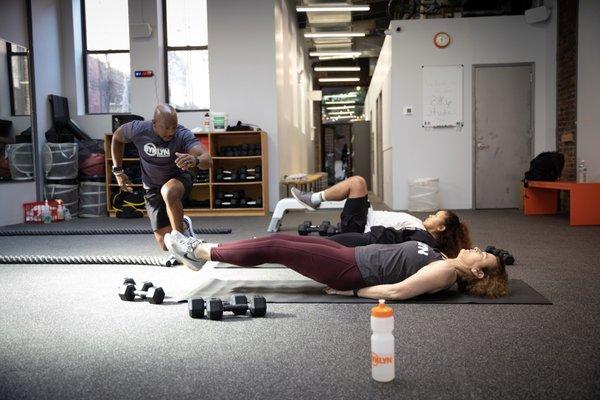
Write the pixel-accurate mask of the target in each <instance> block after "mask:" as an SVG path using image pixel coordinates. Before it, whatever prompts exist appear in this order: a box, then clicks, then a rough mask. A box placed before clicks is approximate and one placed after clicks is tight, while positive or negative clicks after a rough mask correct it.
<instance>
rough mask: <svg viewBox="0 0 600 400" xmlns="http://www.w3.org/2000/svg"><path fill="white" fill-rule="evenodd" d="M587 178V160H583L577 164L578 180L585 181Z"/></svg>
mask: <svg viewBox="0 0 600 400" xmlns="http://www.w3.org/2000/svg"><path fill="white" fill-rule="evenodd" d="M586 180H587V167H586V166H585V160H581V162H580V163H579V165H578V166H577V182H579V183H585V182H586Z"/></svg>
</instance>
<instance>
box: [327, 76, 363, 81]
mask: <svg viewBox="0 0 600 400" xmlns="http://www.w3.org/2000/svg"><path fill="white" fill-rule="evenodd" d="M358 81H360V78H352V77H345V78H319V82H358Z"/></svg>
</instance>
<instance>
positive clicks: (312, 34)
mask: <svg viewBox="0 0 600 400" xmlns="http://www.w3.org/2000/svg"><path fill="white" fill-rule="evenodd" d="M366 35H367V34H366V33H365V32H306V33H305V34H304V37H305V38H345V37H364V36H366Z"/></svg>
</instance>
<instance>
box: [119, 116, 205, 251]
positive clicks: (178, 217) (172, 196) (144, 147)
mask: <svg viewBox="0 0 600 400" xmlns="http://www.w3.org/2000/svg"><path fill="white" fill-rule="evenodd" d="M129 142H131V143H133V144H134V145H135V146H136V147H137V149H138V152H139V155H140V164H141V169H142V183H143V186H144V199H145V202H146V210H147V211H148V217H150V223H151V225H152V230H153V231H154V236H155V238H156V241H157V242H158V245H159V246H160V247H161V248H162V249H163V250H167V248H166V246H165V243H164V236H165V234H167V233H168V232H171V230H177V231H179V232H182V233H186V234H187V235H189V236H193V230H192V226H191V220H190V219H189V217H186V216H184V215H183V202H182V200H183V199H184V197H187V195H189V192H190V191H191V189H192V184H193V178H192V176H191V174H190V172H189V170H190V169H191V168H196V167H198V168H201V169H208V168H210V166H211V164H212V160H211V158H210V155H209V154H208V152H207V151H206V149H205V148H204V146H202V144H201V143H200V142H199V141H198V139H196V137H195V136H194V134H193V133H192V132H190V131H189V130H188V129H186V128H184V127H183V126H181V125H178V124H177V112H176V111H175V109H174V108H173V107H171V106H170V105H168V104H159V105H158V106H156V109H155V110H154V117H153V119H152V121H133V122H129V123H127V124H124V125H122V126H120V127H119V128H118V129H117V130H116V131H115V133H114V135H113V138H112V144H111V154H112V162H113V167H112V171H113V174H114V175H115V177H116V179H117V183H118V184H119V186H120V188H121V190H124V191H127V192H132V191H133V189H132V187H131V181H130V179H129V177H128V176H127V175H126V174H125V172H124V170H123V150H124V148H125V143H129ZM184 219H185V224H184ZM184 225H187V226H186V227H185V228H186V229H184Z"/></svg>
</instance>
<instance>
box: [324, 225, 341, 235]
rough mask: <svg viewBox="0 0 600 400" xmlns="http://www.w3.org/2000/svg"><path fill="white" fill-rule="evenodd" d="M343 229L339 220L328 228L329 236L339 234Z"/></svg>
mask: <svg viewBox="0 0 600 400" xmlns="http://www.w3.org/2000/svg"><path fill="white" fill-rule="evenodd" d="M341 231H342V227H341V226H340V223H339V222H338V223H337V225H336V226H333V225H329V227H328V228H327V236H333V235H337V234H338V233H340V232H341Z"/></svg>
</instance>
